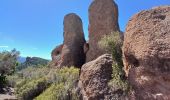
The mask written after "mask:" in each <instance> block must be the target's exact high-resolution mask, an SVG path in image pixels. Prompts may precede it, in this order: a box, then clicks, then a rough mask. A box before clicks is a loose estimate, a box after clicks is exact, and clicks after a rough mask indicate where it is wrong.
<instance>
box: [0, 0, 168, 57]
mask: <svg viewBox="0 0 170 100" xmlns="http://www.w3.org/2000/svg"><path fill="white" fill-rule="evenodd" d="M92 1H93V0H0V51H2V50H11V49H13V48H16V49H17V50H19V51H20V52H21V56H25V57H26V56H37V57H42V58H47V59H50V58H51V54H50V53H51V51H52V49H53V48H54V47H55V46H57V45H59V44H61V43H62V42H63V18H64V16H65V15H66V14H68V13H72V12H73V13H77V14H78V15H79V16H80V17H81V18H82V21H83V26H84V33H85V36H86V39H87V38H88V7H89V5H90V3H91V2H92ZM115 1H116V3H117V4H118V6H119V25H120V28H121V30H122V31H124V30H125V26H126V24H127V22H128V20H129V19H130V18H131V17H132V16H133V15H134V14H136V13H137V12H139V11H141V10H145V9H150V8H152V7H154V6H159V5H170V0H115Z"/></svg>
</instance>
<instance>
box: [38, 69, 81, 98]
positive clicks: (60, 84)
mask: <svg viewBox="0 0 170 100" xmlns="http://www.w3.org/2000/svg"><path fill="white" fill-rule="evenodd" d="M78 78H79V69H76V68H73V67H71V68H67V67H65V68H63V69H59V70H55V71H54V70H53V71H51V72H50V74H49V75H48V79H49V80H50V82H53V84H52V85H51V86H50V87H49V88H48V89H47V90H46V91H44V92H43V93H42V94H41V95H39V96H38V97H37V98H36V100H79V99H78V98H79V97H78V95H77V94H76V91H75V88H76V85H77V81H78Z"/></svg>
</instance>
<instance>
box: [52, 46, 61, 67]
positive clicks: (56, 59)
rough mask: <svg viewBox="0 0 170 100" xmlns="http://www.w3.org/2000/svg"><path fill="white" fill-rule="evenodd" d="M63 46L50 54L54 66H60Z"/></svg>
mask: <svg viewBox="0 0 170 100" xmlns="http://www.w3.org/2000/svg"><path fill="white" fill-rule="evenodd" d="M62 48H63V44H61V45H59V46H57V47H56V48H55V49H54V50H53V51H52V52H51V58H52V62H53V64H54V66H57V65H59V64H60V61H61V53H62Z"/></svg>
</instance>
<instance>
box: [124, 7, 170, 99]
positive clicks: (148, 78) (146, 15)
mask: <svg viewBox="0 0 170 100" xmlns="http://www.w3.org/2000/svg"><path fill="white" fill-rule="evenodd" d="M123 55H124V58H123V60H124V67H125V71H126V74H127V76H128V79H129V82H130V84H131V85H132V87H133V88H134V91H135V93H134V94H135V95H134V96H135V98H134V99H135V100H170V6H161V7H156V8H153V9H151V10H147V11H142V12H140V13H138V14H136V15H135V16H133V17H132V19H131V20H130V21H129V23H128V25H127V28H126V32H125V38H124V45H123Z"/></svg>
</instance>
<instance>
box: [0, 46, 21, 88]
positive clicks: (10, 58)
mask: <svg viewBox="0 0 170 100" xmlns="http://www.w3.org/2000/svg"><path fill="white" fill-rule="evenodd" d="M18 56H19V52H18V51H16V50H15V49H13V50H12V51H10V52H8V51H3V52H0V91H1V90H2V88H4V87H6V83H7V80H6V77H7V75H12V74H13V73H14V72H15V67H16V66H17V64H18V63H17V57H18Z"/></svg>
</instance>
